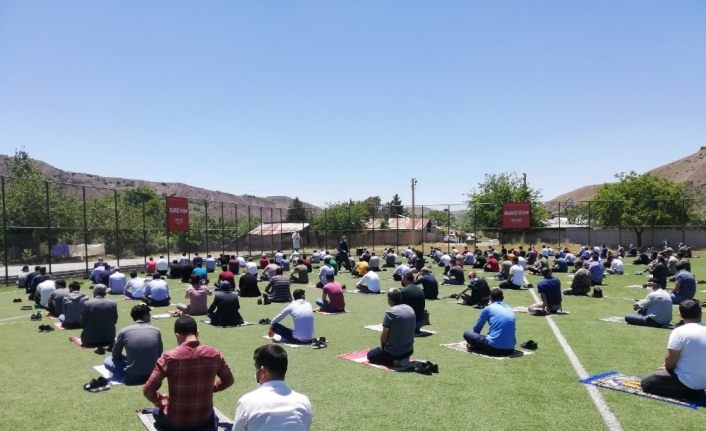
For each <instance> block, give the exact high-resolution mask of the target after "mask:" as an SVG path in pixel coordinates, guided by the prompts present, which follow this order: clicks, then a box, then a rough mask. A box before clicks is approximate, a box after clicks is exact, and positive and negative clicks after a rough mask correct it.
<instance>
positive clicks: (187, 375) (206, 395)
mask: <svg viewBox="0 0 706 431" xmlns="http://www.w3.org/2000/svg"><path fill="white" fill-rule="evenodd" d="M174 333H175V335H176V339H177V343H178V344H179V346H178V347H176V348H175V349H172V350H169V351H167V352H164V353H163V354H162V356H160V358H159V359H157V363H156V365H155V367H154V369H153V370H152V374H151V375H150V377H149V379H148V380H147V383H146V384H145V386H144V387H143V389H142V392H143V394H144V395H145V398H147V399H148V400H150V401H151V402H152V403H153V404H154V405H155V408H154V409H153V410H152V414H153V415H154V419H155V425H156V428H157V429H160V430H167V431H171V430H180V429H185V428H186V429H194V430H216V429H217V427H218V418H217V417H216V415H215V414H214V412H213V393H214V392H220V391H223V390H225V389H227V388H228V387H230V386H231V385H232V384H233V382H234V381H235V379H234V378H233V374H232V373H231V371H230V368H229V367H228V364H227V363H226V361H225V359H224V358H223V355H221V352H219V351H218V350H217V349H215V348H213V347H211V346H207V345H205V344H201V343H200V342H199V339H198V336H199V333H198V328H197V325H196V320H194V318H193V317H191V316H181V317H179V318H178V319H177V320H176V322H174ZM165 378H166V379H167V382H168V384H169V395H164V394H161V393H159V392H158V390H159V388H160V387H161V386H162V381H163V380H164V379H165Z"/></svg>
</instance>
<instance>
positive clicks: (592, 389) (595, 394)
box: [529, 289, 623, 431]
mask: <svg viewBox="0 0 706 431" xmlns="http://www.w3.org/2000/svg"><path fill="white" fill-rule="evenodd" d="M529 292H530V294H531V295H532V297H533V298H534V301H535V303H540V302H542V301H541V300H540V299H539V296H537V293H536V292H535V291H534V289H529ZM545 318H546V320H547V322H548V323H549V327H550V328H552V332H554V336H555V337H556V339H557V341H559V344H560V345H561V348H562V349H563V350H564V354H566V357H567V358H568V359H569V362H570V363H571V366H572V367H574V370H575V371H576V374H578V376H579V378H581V379H585V378H586V377H588V373H587V372H586V369H585V368H584V367H583V365H582V364H581V361H580V360H579V358H578V356H576V353H574V350H573V349H572V348H571V345H569V342H568V341H566V338H564V335H563V334H562V333H561V331H560V330H559V327H558V326H557V324H556V322H554V320H553V319H552V317H551V315H547V316H545ZM583 387H584V388H586V390H587V391H588V394H589V395H590V396H591V400H592V401H593V404H594V405H595V406H596V409H597V410H598V413H600V415H601V417H602V418H603V422H605V424H606V426H607V427H608V429H609V430H611V431H622V430H623V427H622V426H621V425H620V421H618V418H617V417H616V416H615V415H614V414H613V412H612V411H611V410H610V407H608V404H606V402H605V400H604V399H603V395H601V393H600V392H599V391H598V388H597V387H596V386H593V385H583Z"/></svg>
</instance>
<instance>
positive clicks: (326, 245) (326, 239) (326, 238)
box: [324, 208, 328, 249]
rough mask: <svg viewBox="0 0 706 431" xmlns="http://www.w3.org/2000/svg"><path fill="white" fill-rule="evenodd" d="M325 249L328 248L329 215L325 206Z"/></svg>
mask: <svg viewBox="0 0 706 431" xmlns="http://www.w3.org/2000/svg"><path fill="white" fill-rule="evenodd" d="M324 249H328V215H327V212H326V208H324Z"/></svg>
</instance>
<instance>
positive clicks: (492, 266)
mask: <svg viewBox="0 0 706 431" xmlns="http://www.w3.org/2000/svg"><path fill="white" fill-rule="evenodd" d="M483 269H484V270H485V271H486V272H500V264H499V263H498V260H497V259H496V258H495V256H494V255H492V254H491V255H489V256H488V261H487V262H486V263H485V268H483Z"/></svg>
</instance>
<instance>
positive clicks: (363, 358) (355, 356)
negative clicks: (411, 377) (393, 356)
mask: <svg viewBox="0 0 706 431" xmlns="http://www.w3.org/2000/svg"><path fill="white" fill-rule="evenodd" d="M369 350H370V349H365V350H358V351H357V352H351V353H344V354H342V355H338V357H339V358H341V359H345V360H347V361H352V362H355V363H357V364H361V365H367V366H369V367H373V368H377V369H380V370H385V371H393V372H408V371H414V366H415V364H416V363H417V362H425V361H422V360H418V359H410V361H409V364H408V365H405V366H403V367H397V368H395V367H386V366H384V365H377V364H371V363H370V362H368V351H369Z"/></svg>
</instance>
